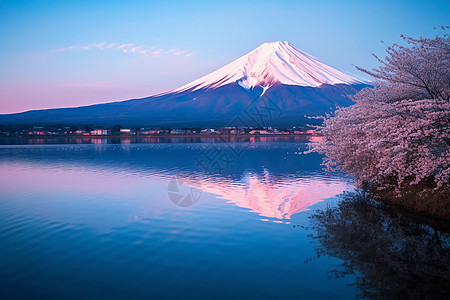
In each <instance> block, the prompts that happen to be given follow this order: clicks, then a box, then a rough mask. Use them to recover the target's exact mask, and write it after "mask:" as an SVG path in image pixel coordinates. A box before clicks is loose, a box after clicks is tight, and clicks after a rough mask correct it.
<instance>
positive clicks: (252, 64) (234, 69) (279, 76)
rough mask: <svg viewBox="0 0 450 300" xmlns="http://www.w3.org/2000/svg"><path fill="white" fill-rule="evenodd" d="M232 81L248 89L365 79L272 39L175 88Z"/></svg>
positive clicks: (224, 83)
mask: <svg viewBox="0 0 450 300" xmlns="http://www.w3.org/2000/svg"><path fill="white" fill-rule="evenodd" d="M233 82H237V83H238V84H239V85H241V86H242V87H244V88H246V89H251V88H254V87H257V86H260V87H263V88H264V90H266V89H268V88H269V87H271V86H272V85H273V84H274V83H281V84H287V85H297V86H310V87H318V86H320V85H322V84H331V85H333V84H339V83H342V84H359V83H363V82H361V81H359V80H357V79H355V78H353V77H351V76H349V75H347V74H344V73H342V72H340V71H338V70H336V69H334V68H332V67H330V66H328V65H326V64H324V63H322V62H320V61H319V60H318V59H317V58H315V57H314V56H312V55H310V54H308V53H305V52H303V51H301V50H298V49H297V48H295V47H294V46H292V45H291V44H290V43H288V42H269V43H264V44H262V45H260V46H259V47H258V48H256V49H255V50H253V51H251V52H250V53H248V54H246V55H244V56H242V57H241V58H238V59H237V60H235V61H233V62H231V63H229V64H228V65H226V66H224V67H222V68H220V69H218V70H217V71H214V72H212V73H210V74H208V75H206V76H203V77H201V78H199V79H197V80H195V81H193V82H191V83H188V84H186V85H184V86H182V87H180V88H178V89H176V90H175V91H174V92H181V91H185V90H198V89H202V88H217V87H220V86H223V85H226V84H230V83H233Z"/></svg>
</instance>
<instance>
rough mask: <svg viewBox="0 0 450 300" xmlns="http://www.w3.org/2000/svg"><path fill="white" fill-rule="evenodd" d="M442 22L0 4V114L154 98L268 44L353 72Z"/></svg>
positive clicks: (360, 7)
mask: <svg viewBox="0 0 450 300" xmlns="http://www.w3.org/2000/svg"><path fill="white" fill-rule="evenodd" d="M449 16H450V1H283V0H278V1H265V0H260V1H217V2H215V1H131V0H130V1H113V0H109V1H92V0H91V1H84V0H78V1H63V0H60V1H20V0H19V1H17V0H15V1H5V0H2V1H1V2H0V47H1V49H2V55H1V56H0V67H1V68H0V113H10V112H19V111H25V110H29V109H39V108H50V107H67V106H79V105H87V104H93V103H101V102H110V101H115V100H124V99H130V98H136V97H145V96H149V95H152V94H155V93H159V92H164V91H167V90H170V89H173V88H177V87H179V86H181V85H183V84H185V83H188V82H189V81H192V80H194V79H196V78H198V77H200V76H202V75H205V74H207V73H209V72H211V71H213V70H215V69H217V68H219V67H221V66H223V65H225V64H227V63H229V62H231V61H233V60H234V59H236V58H238V57H240V56H242V55H244V54H246V53H247V52H249V51H251V50H253V49H254V48H256V47H257V46H259V45H260V44H262V43H263V42H268V41H279V40H282V41H289V42H290V43H291V44H293V45H294V46H296V47H297V48H299V49H301V50H303V51H305V52H308V53H310V54H312V55H314V56H316V57H317V58H318V59H320V60H321V61H323V62H325V63H327V64H329V65H331V66H333V67H335V68H337V69H339V70H341V71H343V72H346V73H350V74H356V75H360V76H361V74H358V72H357V71H356V70H355V68H354V66H353V65H358V66H362V67H366V68H373V67H375V66H377V62H376V60H375V59H374V58H373V57H372V56H371V53H375V54H379V55H383V52H384V46H383V44H381V41H384V42H385V43H386V44H388V45H389V44H392V43H395V42H401V39H400V35H401V34H405V35H409V36H413V37H419V36H426V37H432V36H434V35H436V31H435V30H434V29H433V28H434V27H435V26H441V25H450V24H449V23H450V22H449V21H450V17H449ZM130 44H131V45H130ZM121 46H123V47H121ZM125 50H126V51H125Z"/></svg>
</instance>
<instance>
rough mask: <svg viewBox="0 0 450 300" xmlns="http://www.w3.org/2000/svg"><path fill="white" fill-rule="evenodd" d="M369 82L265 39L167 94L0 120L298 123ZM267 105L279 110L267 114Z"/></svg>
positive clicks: (341, 102)
mask: <svg viewBox="0 0 450 300" xmlns="http://www.w3.org/2000/svg"><path fill="white" fill-rule="evenodd" d="M366 86H367V84H365V83H364V82H361V81H358V80H357V79H355V78H353V77H351V76H349V75H346V74H344V73H342V72H340V71H338V70H336V69H333V68H331V67H330V66H327V65H326V64H324V63H321V62H320V61H318V60H317V59H316V58H315V57H313V56H311V55H309V54H307V53H304V52H302V51H300V50H298V49H296V48H294V47H293V46H292V45H291V44H289V43H288V42H274V43H264V44H262V45H261V46H259V47H258V48H256V49H255V50H253V51H252V52H250V53H248V54H247V55H244V56H243V57H241V58H239V59H237V60H235V61H234V62H232V63H230V64H228V65H226V66H225V67H223V68H220V69H218V70H217V71H215V72H212V73H210V74H208V75H206V76H204V77H201V78H199V79H197V80H195V81H193V82H191V83H189V84H187V85H184V86H182V87H180V88H178V89H176V90H173V91H169V92H167V93H163V94H159V95H154V96H150V97H146V98H142V99H133V100H128V101H121V102H111V103H106V104H98V105H91V106H84V107H78V108H60V109H49V110H35V111H28V112H24V113H19V114H9V115H0V124H17V123H26V124H35V123H63V124H96V125H109V126H112V125H114V124H120V125H122V126H140V127H143V126H155V127H164V126H167V127H222V126H230V124H231V123H232V122H233V120H235V119H236V118H239V119H240V120H241V121H242V122H241V123H242V124H241V126H244V125H245V126H247V127H265V126H299V125H305V124H311V122H312V121H311V120H310V119H308V118H307V117H305V116H317V115H323V114H324V113H328V112H330V111H333V110H334V109H336V108H337V107H342V106H349V105H351V104H352V103H353V102H352V101H351V100H350V98H349V96H350V95H352V94H354V93H356V92H358V91H359V90H361V89H362V88H364V87H366ZM268 103H270V107H271V109H274V111H276V112H277V113H274V114H272V113H270V114H267V116H265V112H269V110H267V111H264V109H265V107H266V106H267V105H268ZM266 108H267V107H266ZM261 109H262V110H261ZM256 115H257V117H255V116H256ZM263 116H265V117H263ZM235 126H236V125H235Z"/></svg>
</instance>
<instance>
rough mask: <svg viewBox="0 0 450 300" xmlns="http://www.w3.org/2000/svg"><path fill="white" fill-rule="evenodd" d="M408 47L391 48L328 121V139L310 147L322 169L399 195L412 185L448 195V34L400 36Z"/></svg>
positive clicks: (449, 175) (449, 173)
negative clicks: (370, 82) (366, 81)
mask: <svg viewBox="0 0 450 300" xmlns="http://www.w3.org/2000/svg"><path fill="white" fill-rule="evenodd" d="M402 38H403V39H404V40H405V41H406V43H407V46H400V45H397V44H394V45H393V46H390V47H388V48H387V50H386V52H387V56H386V58H385V59H384V60H382V59H380V58H378V57H376V58H377V59H378V60H379V62H380V63H381V66H380V67H379V68H377V69H374V70H372V71H368V70H365V69H362V68H358V69H359V70H360V71H363V72H365V73H367V74H369V75H371V76H372V77H374V78H375V82H374V83H373V87H371V88H366V89H363V90H362V91H361V92H359V93H357V94H356V95H355V96H354V97H353V100H354V101H355V104H354V105H353V106H350V107H346V108H341V109H339V110H337V111H336V112H335V114H334V116H328V117H327V118H326V120H325V121H324V124H323V127H321V128H320V130H321V133H322V134H323V135H324V136H325V139H324V140H323V141H321V142H317V143H314V144H312V146H311V149H312V150H314V151H317V152H319V153H322V154H325V158H324V165H325V166H327V167H328V168H330V169H340V170H343V171H345V172H347V173H349V174H351V175H353V176H355V178H356V179H357V182H358V184H362V183H369V184H370V185H371V186H374V187H375V188H376V189H379V190H395V191H396V194H397V196H401V195H402V193H403V191H405V190H407V189H408V187H410V186H412V185H419V186H420V187H421V189H422V190H423V191H427V192H439V193H444V195H445V193H447V195H450V193H449V192H450V191H449V178H450V147H449V146H450V127H449V124H450V37H449V34H447V33H445V28H443V32H442V34H440V35H438V36H436V37H435V38H433V39H430V38H419V39H414V38H410V37H403V36H402Z"/></svg>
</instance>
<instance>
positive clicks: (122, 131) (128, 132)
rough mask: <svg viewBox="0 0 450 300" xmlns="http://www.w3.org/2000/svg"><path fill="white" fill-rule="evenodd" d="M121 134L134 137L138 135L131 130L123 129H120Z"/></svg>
mask: <svg viewBox="0 0 450 300" xmlns="http://www.w3.org/2000/svg"><path fill="white" fill-rule="evenodd" d="M120 134H124V135H133V134H136V133H135V132H134V130H131V129H130V128H122V129H120Z"/></svg>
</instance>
